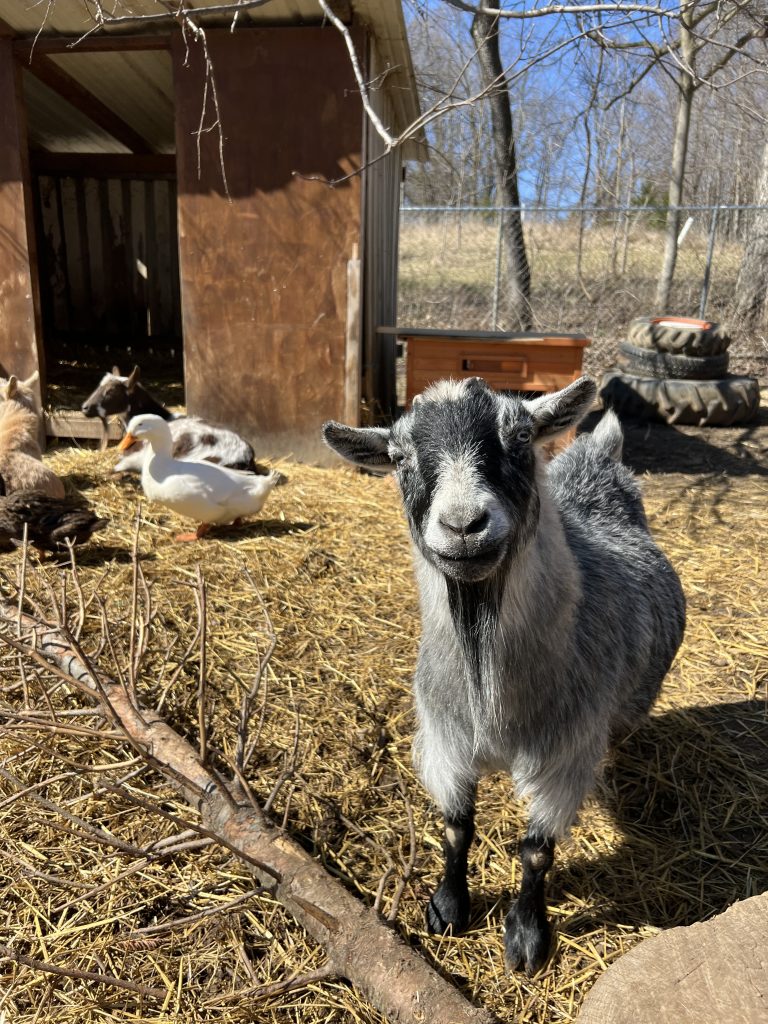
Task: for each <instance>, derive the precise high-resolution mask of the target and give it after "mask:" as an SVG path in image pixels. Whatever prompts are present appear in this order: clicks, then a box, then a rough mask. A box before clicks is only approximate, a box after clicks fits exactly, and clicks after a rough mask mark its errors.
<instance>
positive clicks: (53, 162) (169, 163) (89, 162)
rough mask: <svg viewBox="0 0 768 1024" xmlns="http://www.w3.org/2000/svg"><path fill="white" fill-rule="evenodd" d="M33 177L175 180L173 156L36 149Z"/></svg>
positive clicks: (33, 160) (174, 159)
mask: <svg viewBox="0 0 768 1024" xmlns="http://www.w3.org/2000/svg"><path fill="white" fill-rule="evenodd" d="M30 163H31V166H32V171H33V173H34V174H54V175H55V174H62V175H69V176H72V177H74V178H170V179H173V178H175V177H176V157H175V155H174V154H173V153H52V152H50V151H49V150H47V149H33V150H32V151H31V152H30Z"/></svg>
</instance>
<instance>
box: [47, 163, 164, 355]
mask: <svg viewBox="0 0 768 1024" xmlns="http://www.w3.org/2000/svg"><path fill="white" fill-rule="evenodd" d="M36 200H37V214H38V217H37V219H38V247H39V257H40V281H41V299H42V305H43V319H44V325H45V333H46V340H47V341H53V340H55V338H77V337H83V336H87V337H88V338H90V339H93V338H97V337H105V338H110V339H121V340H125V341H127V342H133V343H140V342H141V339H143V338H148V337H155V338H158V337H163V338H167V337H180V334H181V308H180V297H179V278H178V256H177V231H176V185H175V182H173V181H170V180H165V179H161V180H156V179H154V180H153V179H151V178H146V179H133V180H132V179H127V178H92V177H83V176H70V175H45V174H41V175H39V176H37V178H36Z"/></svg>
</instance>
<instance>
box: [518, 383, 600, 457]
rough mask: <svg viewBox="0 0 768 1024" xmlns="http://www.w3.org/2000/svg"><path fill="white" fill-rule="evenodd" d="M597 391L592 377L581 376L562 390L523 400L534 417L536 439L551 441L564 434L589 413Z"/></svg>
mask: <svg viewBox="0 0 768 1024" xmlns="http://www.w3.org/2000/svg"><path fill="white" fill-rule="evenodd" d="M596 394H597V387H596V386H595V382H594V381H593V380H592V378H591V377H579V379H578V380H575V381H574V382H573V384H569V385H568V387H567V388H563V390H562V391H556V392H555V393H554V394H553V395H542V396H541V397H540V398H534V399H532V400H531V401H527V402H523V405H524V406H525V407H526V409H527V410H528V412H529V413H530V414H531V416H532V417H533V422H534V428H535V431H536V433H535V437H536V440H541V441H549V440H551V439H552V438H553V437H556V436H557V435H558V434H562V433H563V432H564V431H566V430H570V429H571V427H575V426H576V424H577V423H578V422H579V420H580V419H582V417H583V416H586V414H587V413H588V412H589V410H590V407H591V406H592V403H593V402H594V400H595V395H596Z"/></svg>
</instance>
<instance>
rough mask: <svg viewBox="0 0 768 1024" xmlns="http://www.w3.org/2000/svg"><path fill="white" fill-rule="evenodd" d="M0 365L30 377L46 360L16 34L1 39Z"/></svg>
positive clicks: (4, 368)
mask: <svg viewBox="0 0 768 1024" xmlns="http://www.w3.org/2000/svg"><path fill="white" fill-rule="evenodd" d="M0 96H2V97H3V100H2V103H0V369H2V371H3V373H4V374H5V375H6V376H7V375H8V374H11V373H14V374H16V376H18V377H22V378H23V377H29V376H30V374H32V373H34V371H35V370H39V371H40V378H41V380H40V388H41V394H43V393H44V380H43V376H44V370H45V363H44V358H43V349H42V331H41V320H40V289H39V282H38V276H37V259H36V247H35V231H34V221H33V215H32V187H31V183H30V176H29V155H28V146H27V126H26V117H25V111H24V101H23V96H22V89H21V69H20V68H19V67H18V65H17V64H16V61H15V60H14V57H13V43H12V40H11V39H5V38H0Z"/></svg>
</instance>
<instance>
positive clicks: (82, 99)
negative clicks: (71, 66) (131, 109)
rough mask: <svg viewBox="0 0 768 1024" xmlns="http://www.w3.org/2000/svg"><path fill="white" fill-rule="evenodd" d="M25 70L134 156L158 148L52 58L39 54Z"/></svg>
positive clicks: (26, 63)
mask: <svg viewBox="0 0 768 1024" xmlns="http://www.w3.org/2000/svg"><path fill="white" fill-rule="evenodd" d="M23 67H24V68H25V69H26V70H27V71H29V72H31V73H32V74H33V75H34V76H35V78H38V79H39V80H40V81H41V82H43V84H44V85H47V86H48V88H49V89H53V91H54V92H55V93H57V94H58V95H59V96H61V98H62V99H64V100H66V101H67V102H68V103H71V104H72V106H73V107H75V108H76V109H77V110H79V111H80V113H81V114H85V116H86V117H88V118H90V120H91V121H93V122H94V124H97V125H98V126H99V128H103V129H104V131H105V132H108V133H109V134H110V135H111V136H112V137H113V138H114V139H117V141H118V142H120V143H122V145H124V146H125V147H126V148H127V149H130V150H131V152H132V153H153V152H154V147H153V146H152V145H151V144H150V143H149V142H147V140H146V139H145V138H144V137H143V136H142V135H141V134H140V133H139V132H137V131H136V129H135V128H132V127H131V125H129V124H128V122H127V121H124V120H123V119H122V117H120V116H119V115H118V114H116V113H115V112H114V110H110V108H109V107H108V106H107V105H106V103H102V101H101V100H100V99H99V98H98V97H97V96H94V95H93V93H92V92H89V90H88V89H86V88H85V86H83V85H81V84H80V83H79V82H78V81H77V79H75V78H73V77H72V75H70V74H68V73H67V72H66V71H63V70H62V69H61V68H60V67H59V65H58V64H56V63H55V62H54V61H52V60H51V58H50V57H47V56H46V55H45V54H43V53H37V52H36V51H35V52H34V53H33V54H32V59H31V61H30V62H26V61H25V62H24V64H23Z"/></svg>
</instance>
